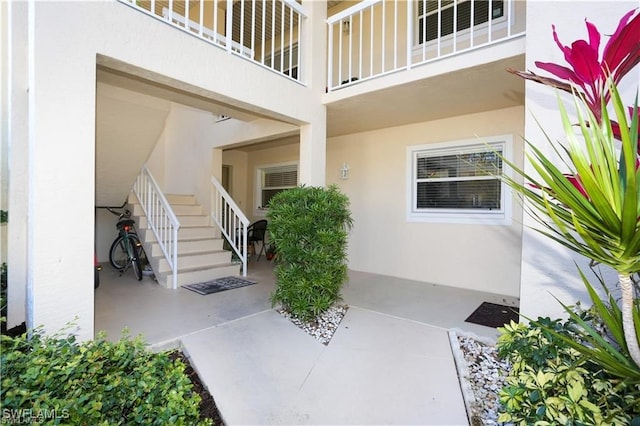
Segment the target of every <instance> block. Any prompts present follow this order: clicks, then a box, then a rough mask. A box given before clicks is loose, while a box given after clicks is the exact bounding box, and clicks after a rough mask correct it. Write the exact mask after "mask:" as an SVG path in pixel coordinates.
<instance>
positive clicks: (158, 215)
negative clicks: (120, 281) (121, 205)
mask: <svg viewBox="0 0 640 426" xmlns="http://www.w3.org/2000/svg"><path fill="white" fill-rule="evenodd" d="M133 193H134V194H135V195H136V197H138V201H139V202H140V206H141V207H142V211H144V214H145V216H146V217H147V223H148V227H149V228H151V230H152V231H153V234H154V235H155V237H156V240H157V241H158V244H159V245H160V249H161V250H162V253H163V254H164V257H165V259H166V260H167V263H168V264H169V267H170V268H171V272H172V274H173V284H172V287H173V289H176V288H178V229H180V222H179V221H178V218H177V217H176V215H175V213H174V212H173V209H172V208H171V205H170V204H169V202H168V201H167V199H166V198H165V196H164V194H163V193H162V190H161V189H160V187H159V186H158V184H157V182H156V181H155V179H154V178H153V176H152V175H151V172H150V171H149V169H148V168H147V166H144V167H142V171H141V172H140V174H139V175H138V177H137V178H136V181H135V183H134V184H133Z"/></svg>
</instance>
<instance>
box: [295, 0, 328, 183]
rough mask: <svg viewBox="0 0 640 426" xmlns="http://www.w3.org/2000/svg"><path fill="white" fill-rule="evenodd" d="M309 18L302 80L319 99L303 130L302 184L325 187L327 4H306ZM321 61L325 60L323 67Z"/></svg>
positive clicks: (300, 176) (300, 178) (305, 35)
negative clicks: (310, 119) (324, 101)
mask: <svg viewBox="0 0 640 426" xmlns="http://www.w3.org/2000/svg"><path fill="white" fill-rule="evenodd" d="M302 5H303V7H304V8H305V10H306V11H307V12H308V14H309V16H308V18H307V20H306V25H305V27H304V32H303V35H302V37H303V40H302V42H303V43H304V46H305V47H306V49H303V50H302V51H303V52H304V53H305V55H304V57H303V58H302V63H303V64H304V68H303V73H304V74H303V78H304V80H305V81H306V82H307V85H308V86H309V88H310V89H311V91H312V92H313V94H314V96H317V107H316V109H315V111H314V114H313V118H312V121H311V122H310V123H309V124H305V125H302V126H301V127H300V166H299V171H298V175H299V180H300V183H301V184H306V185H311V186H324V185H325V183H326V163H327V149H326V147H327V113H326V108H325V106H324V105H323V104H322V100H321V99H322V95H323V93H324V91H325V87H326V81H327V78H326V75H327V65H326V58H327V37H326V33H327V24H326V19H327V5H326V2H321V1H312V0H305V1H303V3H302ZM318 58H324V60H323V61H321V62H320V63H319V62H318Z"/></svg>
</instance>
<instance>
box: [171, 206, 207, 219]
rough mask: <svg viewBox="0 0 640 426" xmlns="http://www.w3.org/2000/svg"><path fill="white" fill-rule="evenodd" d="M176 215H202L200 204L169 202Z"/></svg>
mask: <svg viewBox="0 0 640 426" xmlns="http://www.w3.org/2000/svg"><path fill="white" fill-rule="evenodd" d="M171 208H172V209H173V213H174V214H175V215H176V216H202V214H203V212H202V206H201V205H199V204H171Z"/></svg>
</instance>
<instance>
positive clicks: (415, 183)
mask: <svg viewBox="0 0 640 426" xmlns="http://www.w3.org/2000/svg"><path fill="white" fill-rule="evenodd" d="M506 146H507V144H506V142H492V143H490V144H484V143H481V144H478V143H475V144H473V145H469V144H463V145H460V144H459V143H454V144H453V145H451V146H450V147H447V146H442V145H438V146H436V147H429V146H428V145H427V146H424V147H418V148H417V149H412V150H411V151H410V156H409V158H410V160H409V161H411V164H410V167H411V179H410V185H411V195H410V198H411V206H410V214H409V216H410V217H412V218H413V219H416V218H423V219H424V218H427V219H428V218H434V217H435V218H439V219H442V218H446V217H447V216H449V217H452V218H456V219H472V218H482V219H481V221H482V220H486V218H492V219H491V220H494V219H496V218H497V219H499V220H501V219H504V218H505V213H506V211H507V209H506V205H505V204H506V200H508V198H506V191H507V187H506V185H504V184H503V183H502V180H501V176H502V174H503V172H504V171H505V170H504V169H503V168H504V165H503V161H502V157H503V156H506V155H507V152H506ZM509 202H510V201H509Z"/></svg>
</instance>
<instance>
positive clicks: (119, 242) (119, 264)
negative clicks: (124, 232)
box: [109, 236, 128, 271]
mask: <svg viewBox="0 0 640 426" xmlns="http://www.w3.org/2000/svg"><path fill="white" fill-rule="evenodd" d="M127 257H128V256H127V248H126V247H125V246H124V240H123V239H122V236H119V237H118V238H116V239H115V240H114V241H113V243H112V244H111V248H110V249H109V263H110V264H111V266H113V267H114V268H116V269H117V270H118V271H122V270H123V269H124V268H125V267H126V266H127Z"/></svg>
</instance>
